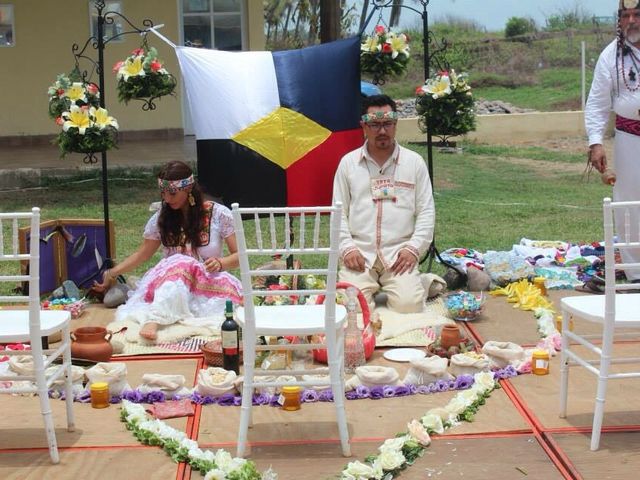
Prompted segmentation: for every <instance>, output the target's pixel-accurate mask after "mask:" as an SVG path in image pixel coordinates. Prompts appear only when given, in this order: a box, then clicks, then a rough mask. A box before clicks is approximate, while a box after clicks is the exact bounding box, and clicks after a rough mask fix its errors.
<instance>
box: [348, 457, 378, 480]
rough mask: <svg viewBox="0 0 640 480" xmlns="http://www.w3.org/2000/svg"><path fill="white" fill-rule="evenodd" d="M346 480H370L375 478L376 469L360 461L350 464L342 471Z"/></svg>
mask: <svg viewBox="0 0 640 480" xmlns="http://www.w3.org/2000/svg"><path fill="white" fill-rule="evenodd" d="M342 478H343V479H344V480H368V479H370V478H376V477H375V469H374V468H373V467H372V466H371V465H367V464H366V463H362V462H359V461H355V462H349V464H348V465H347V468H345V469H344V470H343V471H342Z"/></svg>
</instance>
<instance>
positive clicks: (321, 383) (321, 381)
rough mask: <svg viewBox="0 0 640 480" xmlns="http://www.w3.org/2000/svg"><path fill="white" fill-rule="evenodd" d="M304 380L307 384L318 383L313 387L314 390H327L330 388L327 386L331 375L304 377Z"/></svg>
mask: <svg viewBox="0 0 640 480" xmlns="http://www.w3.org/2000/svg"><path fill="white" fill-rule="evenodd" d="M302 379H303V380H304V381H305V382H318V384H317V385H313V386H312V387H311V388H312V389H314V390H326V389H327V388H329V386H330V385H327V382H328V380H329V375H303V376H302Z"/></svg>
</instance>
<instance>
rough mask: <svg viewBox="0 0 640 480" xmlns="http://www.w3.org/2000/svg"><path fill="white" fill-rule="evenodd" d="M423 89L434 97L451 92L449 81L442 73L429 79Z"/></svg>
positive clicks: (444, 95) (443, 95) (440, 96)
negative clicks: (433, 78)
mask: <svg viewBox="0 0 640 480" xmlns="http://www.w3.org/2000/svg"><path fill="white" fill-rule="evenodd" d="M423 90H424V91H425V92H427V93H428V94H429V95H431V96H432V97H433V98H434V99H438V98H442V97H446V96H447V95H449V94H450V93H451V81H450V80H449V77H448V76H447V75H442V76H439V77H437V78H436V79H435V80H429V81H428V82H427V84H426V85H425V86H424V87H423Z"/></svg>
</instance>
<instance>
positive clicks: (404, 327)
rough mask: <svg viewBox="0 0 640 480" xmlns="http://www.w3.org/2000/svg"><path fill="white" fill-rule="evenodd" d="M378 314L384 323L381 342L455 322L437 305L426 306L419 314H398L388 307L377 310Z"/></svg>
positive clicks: (379, 338) (380, 335)
mask: <svg viewBox="0 0 640 480" xmlns="http://www.w3.org/2000/svg"><path fill="white" fill-rule="evenodd" d="M376 313H377V314H378V315H379V317H380V321H381V322H382V330H381V331H380V333H379V334H378V337H377V339H378V340H380V341H383V340H386V339H390V338H395V337H398V336H400V335H402V334H403V333H406V332H410V331H411V330H418V329H420V330H422V329H425V328H427V327H436V326H438V325H446V324H453V320H451V319H450V318H448V317H447V316H446V311H445V310H444V307H442V309H441V308H439V305H437V304H436V303H433V304H432V305H430V306H425V310H424V311H422V312H419V313H398V312H394V311H392V310H390V309H388V308H386V307H379V308H376ZM425 341H426V340H425Z"/></svg>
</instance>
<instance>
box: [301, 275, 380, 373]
mask: <svg viewBox="0 0 640 480" xmlns="http://www.w3.org/2000/svg"><path fill="white" fill-rule="evenodd" d="M349 287H354V288H355V289H356V290H357V291H358V303H360V309H361V310H362V320H363V323H364V328H363V329H362V343H363V344H364V358H365V359H367V360H368V359H369V357H371V355H372V354H373V351H374V350H375V348H376V336H375V334H374V333H373V328H372V326H371V312H370V311H369V305H368V304H367V299H366V298H364V295H363V294H362V292H361V291H360V289H359V288H358V287H356V286H355V285H351V284H350V283H347V282H338V283H336V289H347V288H349ZM322 303H324V295H319V296H318V299H317V300H316V305H320V304H322ZM318 337H319V338H320V339H321V341H324V335H318ZM313 358H314V359H315V360H316V361H317V362H322V363H327V351H326V350H314V351H313Z"/></svg>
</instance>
